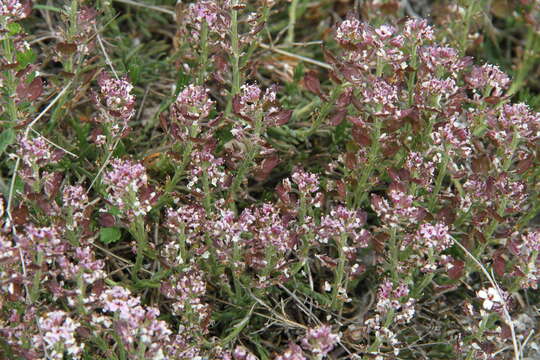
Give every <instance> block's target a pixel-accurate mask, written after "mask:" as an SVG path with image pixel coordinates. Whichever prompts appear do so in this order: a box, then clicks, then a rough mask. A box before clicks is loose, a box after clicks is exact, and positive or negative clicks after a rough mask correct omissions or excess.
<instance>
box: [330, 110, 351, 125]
mask: <svg viewBox="0 0 540 360" xmlns="http://www.w3.org/2000/svg"><path fill="white" fill-rule="evenodd" d="M345 115H347V109H341V110H337V111H335V112H334V115H332V116H331V117H330V125H332V126H337V125H339V124H341V122H342V121H343V119H345Z"/></svg>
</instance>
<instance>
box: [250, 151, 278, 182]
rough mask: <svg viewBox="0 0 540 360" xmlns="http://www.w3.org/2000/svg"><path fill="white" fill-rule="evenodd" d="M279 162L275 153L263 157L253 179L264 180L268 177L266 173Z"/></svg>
mask: <svg viewBox="0 0 540 360" xmlns="http://www.w3.org/2000/svg"><path fill="white" fill-rule="evenodd" d="M278 164H279V157H278V156H277V155H271V156H270V157H268V158H266V159H264V160H263V161H262V163H261V166H260V168H259V169H258V171H257V174H256V175H255V180H257V181H264V180H266V178H268V175H270V173H271V172H272V170H273V169H274V168H275V167H276V166H277V165H278Z"/></svg>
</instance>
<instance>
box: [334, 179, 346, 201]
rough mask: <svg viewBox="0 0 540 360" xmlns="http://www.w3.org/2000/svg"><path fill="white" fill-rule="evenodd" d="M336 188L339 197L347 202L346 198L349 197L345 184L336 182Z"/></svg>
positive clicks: (339, 181)
mask: <svg viewBox="0 0 540 360" xmlns="http://www.w3.org/2000/svg"><path fill="white" fill-rule="evenodd" d="M336 188H337V192H338V195H339V197H340V198H341V199H342V200H345V199H346V197H347V186H346V185H345V183H344V182H343V181H341V180H337V181H336Z"/></svg>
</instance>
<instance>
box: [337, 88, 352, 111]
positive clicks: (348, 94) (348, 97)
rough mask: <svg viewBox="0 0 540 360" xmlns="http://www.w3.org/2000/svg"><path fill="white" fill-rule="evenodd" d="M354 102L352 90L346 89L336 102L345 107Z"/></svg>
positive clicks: (341, 107) (339, 106)
mask: <svg viewBox="0 0 540 360" xmlns="http://www.w3.org/2000/svg"><path fill="white" fill-rule="evenodd" d="M351 102H352V91H344V92H343V93H341V95H339V98H338V100H337V102H336V105H337V107H338V108H340V109H343V108H345V107H347V106H348V105H349V104H350V103H351Z"/></svg>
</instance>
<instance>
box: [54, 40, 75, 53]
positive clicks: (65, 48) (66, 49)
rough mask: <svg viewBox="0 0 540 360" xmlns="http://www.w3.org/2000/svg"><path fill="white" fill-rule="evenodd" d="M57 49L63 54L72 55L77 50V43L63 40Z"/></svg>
mask: <svg viewBox="0 0 540 360" xmlns="http://www.w3.org/2000/svg"><path fill="white" fill-rule="evenodd" d="M56 50H58V51H59V52H61V53H62V54H66V55H71V54H73V53H74V52H75V51H77V45H76V44H73V43H67V42H61V43H59V44H57V45H56Z"/></svg>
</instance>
